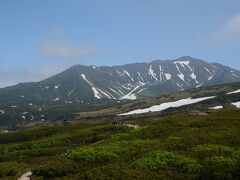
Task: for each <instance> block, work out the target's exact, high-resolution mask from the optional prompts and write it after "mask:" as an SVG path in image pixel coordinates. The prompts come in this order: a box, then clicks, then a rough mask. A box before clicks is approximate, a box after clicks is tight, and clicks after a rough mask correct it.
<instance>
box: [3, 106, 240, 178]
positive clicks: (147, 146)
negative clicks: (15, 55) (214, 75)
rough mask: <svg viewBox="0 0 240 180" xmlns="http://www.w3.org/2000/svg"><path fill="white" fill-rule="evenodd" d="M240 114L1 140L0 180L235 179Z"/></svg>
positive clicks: (57, 128) (78, 127)
mask: <svg viewBox="0 0 240 180" xmlns="http://www.w3.org/2000/svg"><path fill="white" fill-rule="evenodd" d="M239 118H240V111H239V110H216V111H213V113H212V114H210V115H206V116H189V115H187V114H185V113H180V114H175V115H171V116H165V117H160V116H154V117H149V118H146V117H145V118H143V119H142V120H137V121H130V120H131V118H130V119H129V121H128V123H135V124H138V125H139V127H138V128H137V129H133V128H128V127H126V126H121V125H119V126H113V125H110V124H109V123H100V124H99V123H97V124H96V123H92V124H86V123H84V124H76V123H75V124H67V123H65V124H59V125H54V126H51V125H49V126H47V127H38V128H35V129H26V130H23V131H20V132H14V133H6V134H0V142H1V143H0V152H1V153H0V178H1V179H3V180H4V179H15V178H16V177H19V176H21V175H22V174H24V173H25V172H27V171H28V172H32V173H33V179H72V180H74V179H179V177H181V178H184V179H239V178H240V174H239V171H240V169H239V167H240V151H239V150H240V138H239V137H240V131H239V128H240V119H239Z"/></svg>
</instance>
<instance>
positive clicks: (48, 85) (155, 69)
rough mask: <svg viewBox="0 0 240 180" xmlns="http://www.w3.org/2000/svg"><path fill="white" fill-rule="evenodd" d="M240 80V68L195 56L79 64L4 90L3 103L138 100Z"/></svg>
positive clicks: (1, 93)
mask: <svg viewBox="0 0 240 180" xmlns="http://www.w3.org/2000/svg"><path fill="white" fill-rule="evenodd" d="M237 81H240V71H238V70H235V69H233V68H230V67H227V66H223V65H221V64H217V63H207V62H205V61H203V60H199V59H195V58H192V57H188V56H185V57H181V58H179V59H176V60H165V61H162V60H156V61H153V62H151V63H135V64H127V65H121V66H113V67H108V66H101V67H96V66H83V65H76V66H73V67H71V68H70V69H67V70H66V71H64V72H61V73H59V74H57V75H55V76H53V77H50V78H48V79H45V80H43V81H40V82H33V83H20V84H18V85H16V86H12V87H8V88H3V89H0V100H1V103H6V102H13V103H15V102H18V101H19V100H21V101H28V102H29V103H36V102H41V101H52V102H59V101H60V102H66V103H67V102H69V101H88V102H91V100H93V99H95V100H97V99H113V100H122V99H131V100H134V99H138V98H145V97H153V96H158V95H161V94H166V93H170V92H175V91H182V90H186V89H191V88H198V87H201V86H209V85H217V84H223V83H231V82H237Z"/></svg>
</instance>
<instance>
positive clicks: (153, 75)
mask: <svg viewBox="0 0 240 180" xmlns="http://www.w3.org/2000/svg"><path fill="white" fill-rule="evenodd" d="M148 74H149V75H150V76H151V77H153V78H154V79H155V80H156V81H158V79H157V77H156V74H155V73H154V71H153V69H152V65H150V67H149V70H148Z"/></svg>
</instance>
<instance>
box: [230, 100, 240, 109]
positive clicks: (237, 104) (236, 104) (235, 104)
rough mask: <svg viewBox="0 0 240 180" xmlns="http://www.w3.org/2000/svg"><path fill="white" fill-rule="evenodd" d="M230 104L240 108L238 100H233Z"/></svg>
mask: <svg viewBox="0 0 240 180" xmlns="http://www.w3.org/2000/svg"><path fill="white" fill-rule="evenodd" d="M231 104H232V105H234V106H236V107H237V108H240V101H239V102H234V103H231Z"/></svg>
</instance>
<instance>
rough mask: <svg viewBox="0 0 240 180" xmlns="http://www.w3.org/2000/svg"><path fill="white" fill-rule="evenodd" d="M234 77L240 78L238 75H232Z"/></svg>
mask: <svg viewBox="0 0 240 180" xmlns="http://www.w3.org/2000/svg"><path fill="white" fill-rule="evenodd" d="M232 75H233V76H234V77H237V78H240V76H238V75H236V74H232Z"/></svg>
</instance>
